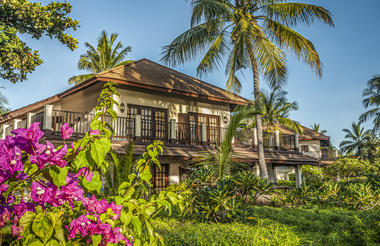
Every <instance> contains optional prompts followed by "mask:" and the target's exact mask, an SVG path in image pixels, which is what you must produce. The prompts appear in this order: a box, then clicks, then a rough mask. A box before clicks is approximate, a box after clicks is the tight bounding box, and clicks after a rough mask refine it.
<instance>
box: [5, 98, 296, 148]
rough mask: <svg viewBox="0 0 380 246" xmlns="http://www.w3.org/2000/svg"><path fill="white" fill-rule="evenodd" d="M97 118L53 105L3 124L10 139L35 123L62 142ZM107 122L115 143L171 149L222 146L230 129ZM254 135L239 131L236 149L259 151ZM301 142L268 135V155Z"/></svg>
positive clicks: (136, 118) (132, 119) (140, 119)
mask: <svg viewBox="0 0 380 246" xmlns="http://www.w3.org/2000/svg"><path fill="white" fill-rule="evenodd" d="M93 118H94V114H90V113H80V112H71V111H63V110H56V109H53V106H52V105H46V106H45V108H44V109H43V110H42V111H39V112H36V113H27V115H26V116H25V117H23V118H22V119H17V120H13V121H12V122H10V123H8V124H3V125H2V127H1V130H2V137H3V138H4V137H5V136H7V135H10V134H11V131H12V130H13V129H16V128H20V127H23V128H25V127H27V126H29V125H30V124H32V123H33V122H41V128H42V129H44V130H45V131H46V132H47V133H48V135H47V137H48V138H49V137H50V138H58V136H59V132H60V129H61V126H62V125H63V124H64V123H68V124H69V126H70V127H72V128H73V129H74V135H73V137H74V138H75V137H77V138H78V137H81V136H83V135H84V134H85V133H86V132H88V131H90V130H91V129H90V125H91V121H92V120H93ZM210 118H212V117H210ZM105 121H106V122H107V123H108V124H110V125H111V126H112V128H113V129H114V135H113V136H112V140H113V141H122V142H130V141H134V142H135V143H136V144H147V143H151V142H152V141H153V140H161V141H163V142H164V143H165V144H169V145H203V146H218V145H220V144H221V142H222V141H223V140H224V136H225V135H226V132H227V128H225V127H220V126H218V124H213V122H214V121H213V120H210V119H208V120H207V121H204V122H198V121H187V122H178V121H177V119H170V120H167V118H166V117H161V118H160V117H154V119H152V118H151V117H147V116H146V115H141V114H130V115H129V116H127V117H117V119H116V120H113V119H112V118H111V117H109V116H107V117H106V118H105ZM215 122H216V121H215ZM254 132H255V131H254V130H253V129H238V130H237V132H236V133H235V136H234V138H233V146H234V147H237V148H256V146H257V137H256V134H254ZM297 142H298V141H297V138H296V135H281V134H279V133H272V134H270V133H265V134H264V148H265V150H266V151H271V150H282V151H295V150H297V148H296V146H297Z"/></svg>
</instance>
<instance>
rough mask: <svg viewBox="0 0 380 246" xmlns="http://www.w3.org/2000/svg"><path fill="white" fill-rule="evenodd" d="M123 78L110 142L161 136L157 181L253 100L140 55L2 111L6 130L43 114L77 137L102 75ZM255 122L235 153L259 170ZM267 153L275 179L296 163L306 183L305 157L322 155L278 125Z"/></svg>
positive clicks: (121, 146)
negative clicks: (308, 149)
mask: <svg viewBox="0 0 380 246" xmlns="http://www.w3.org/2000/svg"><path fill="white" fill-rule="evenodd" d="M108 81H113V82H115V83H117V84H118V91H119V93H120V98H118V100H119V104H120V105H119V107H118V108H117V109H116V111H117V113H118V118H117V120H116V121H112V120H111V118H109V119H107V120H108V121H109V123H110V124H111V125H112V126H113V127H114V129H115V135H114V136H113V138H112V148H114V149H115V150H116V151H118V152H120V153H123V151H124V150H125V148H126V146H127V145H128V144H129V143H130V142H131V141H134V143H135V150H134V153H135V154H136V155H139V154H141V153H143V151H144V150H145V146H146V145H147V144H148V143H151V142H152V141H153V140H162V141H163V142H164V143H165V150H164V154H163V156H162V158H161V159H160V161H161V163H162V169H161V170H158V169H155V170H154V177H153V178H154V186H155V187H156V188H163V187H166V186H168V185H169V184H171V183H178V182H179V181H180V180H181V177H182V174H183V173H184V170H187V169H188V167H189V165H191V162H192V160H193V159H194V158H197V157H199V156H200V154H201V152H203V151H205V150H208V151H215V147H216V146H217V145H218V144H219V143H220V142H221V141H222V140H223V136H224V133H225V131H226V128H227V127H228V124H229V120H230V113H231V111H232V110H233V109H234V108H235V107H236V106H237V105H246V104H247V102H248V101H247V100H246V99H245V98H243V97H240V96H238V95H234V94H232V93H230V92H228V91H226V90H223V89H221V88H218V87H216V86H213V85H211V84H208V83H206V82H203V81H201V80H198V79H196V78H193V77H191V76H188V75H185V74H183V73H180V72H178V71H175V70H172V69H170V68H167V67H165V66H162V65H160V64H157V63H155V62H152V61H150V60H147V59H142V60H138V61H136V62H133V63H131V64H128V65H124V66H120V67H117V68H114V69H111V70H108V71H105V72H102V73H99V74H97V75H95V76H94V77H93V78H91V79H89V80H87V81H86V82H84V83H82V84H79V85H76V86H74V87H72V88H70V89H68V90H66V91H64V92H62V93H60V94H57V95H54V96H52V97H49V98H47V99H45V100H42V101H39V102H36V103H34V104H30V105H28V106H25V107H22V108H20V109H17V110H14V111H11V112H9V113H7V114H4V115H2V116H1V118H0V130H1V132H2V137H3V138H4V137H5V136H6V135H9V134H11V131H12V130H13V129H16V128H20V127H23V128H25V127H28V126H29V125H30V124H32V123H33V122H37V121H39V122H41V126H42V128H43V130H44V131H45V133H46V134H45V139H49V140H50V141H52V142H59V141H60V140H59V139H60V138H59V130H60V127H61V126H62V124H63V123H65V122H67V123H69V125H70V126H71V127H73V128H74V132H75V134H74V137H73V140H74V139H75V136H76V137H78V136H81V135H83V134H84V133H85V132H87V131H89V130H90V122H91V120H92V118H93V117H94V115H95V107H96V105H97V100H98V97H99V94H100V92H101V90H102V87H103V85H104V83H106V82H108ZM253 132H254V131H252V130H248V131H247V130H241V131H239V133H238V134H237V136H236V137H235V139H234V158H236V160H239V161H241V162H244V163H247V167H249V168H254V169H256V170H257V172H258V168H257V162H258V156H257V148H256V145H257V140H256V137H255V135H256V134H253ZM265 156H266V162H267V166H268V172H269V175H270V178H271V180H272V181H276V179H277V178H278V176H279V175H278V174H277V170H279V168H280V167H281V168H285V169H286V168H288V169H292V170H295V172H296V174H297V175H296V177H297V182H298V183H299V184H300V183H301V180H302V179H301V168H300V167H301V165H304V164H308V165H318V164H319V159H318V158H313V157H309V156H306V155H303V154H302V153H301V152H300V151H299V141H298V138H297V136H296V135H295V134H294V133H276V134H274V135H271V136H267V137H266V138H265Z"/></svg>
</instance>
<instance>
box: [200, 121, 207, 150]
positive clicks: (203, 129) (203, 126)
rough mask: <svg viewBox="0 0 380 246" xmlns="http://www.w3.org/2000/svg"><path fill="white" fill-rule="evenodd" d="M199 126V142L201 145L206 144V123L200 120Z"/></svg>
mask: <svg viewBox="0 0 380 246" xmlns="http://www.w3.org/2000/svg"><path fill="white" fill-rule="evenodd" d="M200 127H201V143H202V144H203V145H206V144H207V126H206V123H204V122H201V123H200Z"/></svg>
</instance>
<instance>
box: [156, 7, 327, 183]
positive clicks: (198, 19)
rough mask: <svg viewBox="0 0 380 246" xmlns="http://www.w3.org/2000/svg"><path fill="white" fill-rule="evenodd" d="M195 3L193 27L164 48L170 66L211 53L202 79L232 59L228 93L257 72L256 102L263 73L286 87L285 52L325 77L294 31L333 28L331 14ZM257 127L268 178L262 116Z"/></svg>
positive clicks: (312, 51) (228, 68)
mask: <svg viewBox="0 0 380 246" xmlns="http://www.w3.org/2000/svg"><path fill="white" fill-rule="evenodd" d="M189 1H190V2H191V3H192V18H191V27H190V29H189V30H187V31H186V32H184V33H183V34H181V35H180V36H178V37H177V38H176V39H174V40H173V41H172V43H171V44H170V45H168V46H165V47H164V50H163V57H162V61H163V62H164V63H166V64H168V65H171V66H176V65H178V64H183V63H184V62H185V61H188V60H194V59H195V58H196V57H197V55H198V54H200V53H202V52H203V51H206V52H205V55H204V56H203V58H202V60H201V62H200V64H199V66H198V68H197V73H198V75H200V76H202V75H203V74H206V73H209V72H211V71H213V70H215V69H216V68H218V67H219V66H220V64H222V63H223V62H224V61H225V58H226V57H227V63H226V69H225V70H226V74H227V77H228V79H227V89H229V90H232V91H234V92H239V91H240V88H241V82H240V80H239V78H238V77H237V73H238V72H239V71H242V70H243V69H247V68H248V69H251V71H252V73H253V85H254V98H255V99H257V98H258V97H259V96H260V83H259V74H260V73H261V74H262V75H264V76H265V77H266V78H267V79H268V82H269V84H270V85H271V86H272V87H275V86H280V85H282V84H284V83H285V82H286V71H287V69H286V54H285V53H284V51H282V50H281V49H282V48H284V49H286V50H290V51H292V52H293V53H294V54H295V55H296V56H297V57H298V59H303V60H304V61H305V62H306V63H307V64H308V65H310V66H311V67H312V68H313V69H314V70H315V72H316V73H317V74H318V75H320V76H321V75H322V68H321V61H320V59H319V55H318V53H317V51H316V50H315V48H314V45H313V44H312V42H310V41H309V40H308V39H306V38H305V37H303V36H302V35H301V34H299V33H298V32H296V31H295V30H293V29H292V28H291V27H293V26H295V25H297V24H311V23H313V22H314V21H315V20H321V21H322V22H323V23H326V24H327V25H329V26H333V20H332V18H331V15H330V13H329V11H328V10H326V9H324V8H322V7H319V6H316V5H312V4H304V3H289V2H288V0H249V1H248V0H234V1H232V0H189ZM275 43H276V44H277V45H276V44H275ZM256 125H257V136H258V155H259V167H260V173H261V176H262V177H263V178H268V172H267V168H266V163H265V156H264V143H263V132H262V129H263V128H262V121H261V115H257V116H256Z"/></svg>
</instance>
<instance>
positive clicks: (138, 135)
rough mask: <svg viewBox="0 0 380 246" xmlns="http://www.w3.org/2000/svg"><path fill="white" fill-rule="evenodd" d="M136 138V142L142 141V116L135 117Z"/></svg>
mask: <svg viewBox="0 0 380 246" xmlns="http://www.w3.org/2000/svg"><path fill="white" fill-rule="evenodd" d="M135 138H136V141H137V142H138V141H141V115H136V117H135Z"/></svg>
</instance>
